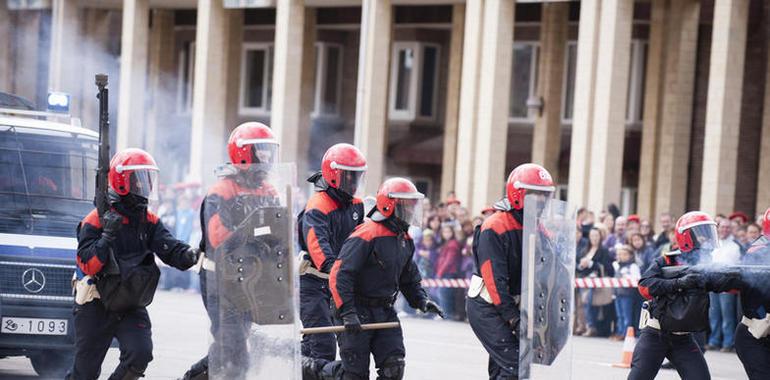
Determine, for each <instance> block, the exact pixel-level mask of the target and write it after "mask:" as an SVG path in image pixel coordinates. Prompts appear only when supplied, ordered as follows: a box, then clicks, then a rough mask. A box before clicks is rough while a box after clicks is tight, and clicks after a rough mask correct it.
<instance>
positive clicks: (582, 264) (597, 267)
mask: <svg viewBox="0 0 770 380" xmlns="http://www.w3.org/2000/svg"><path fill="white" fill-rule="evenodd" d="M588 240H589V244H588V246H587V247H586V249H585V250H584V251H583V252H581V253H580V254H579V256H578V263H577V276H578V277H605V276H606V277H612V276H614V275H615V271H614V269H613V268H612V258H611V257H610V253H609V251H608V250H607V249H606V248H604V246H602V243H601V242H602V241H603V240H604V239H603V236H602V233H601V232H600V230H599V229H598V228H592V229H591V232H589V234H588ZM593 295H594V292H593V289H585V290H584V292H583V294H581V301H582V302H583V310H584V313H585V319H586V331H585V333H584V334H583V335H584V336H597V335H598V330H597V326H596V325H597V312H598V307H596V306H593Z"/></svg>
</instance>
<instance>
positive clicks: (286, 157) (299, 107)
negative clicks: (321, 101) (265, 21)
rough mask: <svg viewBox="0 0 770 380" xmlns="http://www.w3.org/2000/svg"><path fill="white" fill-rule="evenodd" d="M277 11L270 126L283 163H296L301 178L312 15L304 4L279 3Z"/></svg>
mask: <svg viewBox="0 0 770 380" xmlns="http://www.w3.org/2000/svg"><path fill="white" fill-rule="evenodd" d="M277 8H278V9H277V12H276V25H275V55H274V60H273V61H274V62H275V64H274V65H273V106H272V110H271V117H270V124H271V127H272V128H273V130H274V131H275V133H276V137H277V138H278V140H279V141H280V143H281V157H282V160H283V161H291V162H296V163H297V169H298V173H301V174H302V175H304V174H305V171H306V166H307V149H305V150H300V144H301V142H303V141H306V140H309V138H310V112H311V108H310V104H308V102H307V96H305V97H303V96H302V95H303V80H309V83H313V79H314V75H313V74H314V72H315V59H314V58H315V46H314V43H315V17H314V16H315V12H313V11H314V10H313V11H311V12H307V10H306V8H305V5H304V0H280V1H278V4H277ZM306 13H309V16H310V17H309V20H306ZM311 91H312V90H311ZM303 98H304V99H305V102H304V104H303Z"/></svg>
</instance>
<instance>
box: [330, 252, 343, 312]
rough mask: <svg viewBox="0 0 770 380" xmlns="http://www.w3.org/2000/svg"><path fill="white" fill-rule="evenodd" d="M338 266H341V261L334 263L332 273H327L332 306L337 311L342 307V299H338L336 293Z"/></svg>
mask: <svg viewBox="0 0 770 380" xmlns="http://www.w3.org/2000/svg"><path fill="white" fill-rule="evenodd" d="M340 265H342V260H337V261H335V262H334V265H333V266H332V271H331V273H329V290H331V292H332V298H333V299H334V305H335V306H337V309H339V308H341V307H342V297H340V292H338V291H337V272H339V271H340Z"/></svg>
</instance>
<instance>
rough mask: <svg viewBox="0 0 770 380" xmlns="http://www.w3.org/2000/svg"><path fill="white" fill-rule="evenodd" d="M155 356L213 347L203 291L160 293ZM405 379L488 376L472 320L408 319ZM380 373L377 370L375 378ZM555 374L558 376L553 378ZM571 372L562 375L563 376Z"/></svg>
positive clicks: (14, 362) (589, 375)
mask: <svg viewBox="0 0 770 380" xmlns="http://www.w3.org/2000/svg"><path fill="white" fill-rule="evenodd" d="M150 316H151V318H152V324H153V340H154V344H155V351H154V357H155V360H154V361H153V362H152V363H150V366H149V368H148V370H147V377H146V379H150V380H152V379H176V378H177V377H179V376H181V375H182V374H183V373H184V372H185V370H186V369H187V368H188V367H189V366H190V364H192V363H193V362H195V361H196V360H198V359H199V358H200V357H202V356H203V355H204V353H205V352H206V348H207V346H208V319H207V318H206V316H205V312H204V310H203V306H202V304H201V301H200V296H199V295H197V294H191V293H172V292H158V294H157V296H156V297H155V301H154V302H153V304H152V305H151V306H150ZM403 327H404V336H405V340H406V342H405V343H406V349H407V358H406V363H407V368H406V376H405V378H406V379H414V380H431V379H463V380H466V379H485V378H486V366H487V356H486V353H485V352H484V350H483V348H482V347H481V345H480V344H479V343H478V341H477V340H476V337H475V336H474V335H473V332H472V331H471V329H470V326H468V324H467V323H460V322H446V321H433V320H425V319H412V318H405V319H404V320H403ZM573 342H574V345H573V360H572V379H575V380H582V379H586V380H596V379H607V380H609V379H625V378H626V376H627V375H628V370H626V369H621V368H614V367H612V365H611V364H612V363H616V362H618V361H620V358H621V352H622V346H623V344H622V343H621V342H610V341H608V340H606V339H603V338H582V337H576V338H575V339H574V340H573ZM706 360H707V362H708V363H709V368H710V370H711V375H712V378H713V379H714V380H718V379H729V380H740V379H746V378H747V377H746V374H745V372H744V371H743V367H742V366H741V363H740V362H739V361H738V358H737V357H736V356H735V354H726V353H719V352H707V353H706ZM117 362H118V351H117V349H112V350H110V352H109V353H108V355H107V359H106V360H105V363H104V366H103V375H102V378H103V379H106V378H107V377H108V376H109V373H110V372H111V371H112V369H114V367H115V366H116V365H117ZM375 377H376V375H375V374H374V372H373V373H372V378H375ZM36 378H37V377H36V376H35V372H34V371H33V369H32V366H31V365H30V364H29V361H28V360H27V359H26V358H6V359H0V379H9V380H10V379H13V380H16V379H36ZM551 378H553V377H551ZM566 378H567V377H562V376H559V377H558V379H560V380H561V379H566ZM657 378H658V379H678V378H679V376H678V375H677V374H676V372H675V371H672V370H662V371H661V372H660V374H659V375H658V377H657Z"/></svg>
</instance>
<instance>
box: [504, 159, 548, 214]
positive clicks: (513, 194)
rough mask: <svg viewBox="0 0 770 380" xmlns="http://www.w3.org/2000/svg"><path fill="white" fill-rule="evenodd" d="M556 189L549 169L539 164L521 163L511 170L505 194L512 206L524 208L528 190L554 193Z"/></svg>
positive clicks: (518, 208) (517, 208)
mask: <svg viewBox="0 0 770 380" xmlns="http://www.w3.org/2000/svg"><path fill="white" fill-rule="evenodd" d="M555 189H556V188H555V187H554V186H553V179H552V178H551V173H548V170H545V168H544V167H542V166H540V165H538V164H532V163H528V164H521V165H519V166H517V167H516V168H515V169H513V171H511V174H510V175H509V176H508V181H507V182H506V184H505V195H506V196H507V197H508V201H509V202H510V203H511V207H513V208H514V209H516V210H521V209H522V208H524V196H525V195H527V194H526V193H527V190H535V191H542V192H548V193H553V192H554V190H555Z"/></svg>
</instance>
